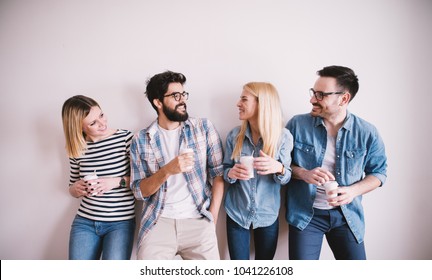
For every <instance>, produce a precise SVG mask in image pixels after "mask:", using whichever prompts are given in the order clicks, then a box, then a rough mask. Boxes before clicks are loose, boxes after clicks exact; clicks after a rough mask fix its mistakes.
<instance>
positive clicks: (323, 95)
mask: <svg viewBox="0 0 432 280" xmlns="http://www.w3.org/2000/svg"><path fill="white" fill-rule="evenodd" d="M317 93H318V94H319V95H320V98H318V96H317ZM344 93H345V92H344V91H334V92H322V91H315V90H314V89H313V88H310V89H309V95H310V97H312V96H314V97H315V99H316V100H318V101H322V100H323V99H324V97H325V96H328V95H332V94H344Z"/></svg>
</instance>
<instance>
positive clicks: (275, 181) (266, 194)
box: [223, 127, 293, 229]
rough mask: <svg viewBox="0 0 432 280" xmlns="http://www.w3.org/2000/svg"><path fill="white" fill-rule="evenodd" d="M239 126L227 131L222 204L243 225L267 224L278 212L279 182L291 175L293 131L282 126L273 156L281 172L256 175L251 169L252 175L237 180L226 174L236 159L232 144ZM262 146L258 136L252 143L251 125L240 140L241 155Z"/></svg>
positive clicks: (274, 219)
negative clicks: (241, 145) (223, 199)
mask: <svg viewBox="0 0 432 280" xmlns="http://www.w3.org/2000/svg"><path fill="white" fill-rule="evenodd" d="M239 131H240V127H236V128H234V129H233V130H231V131H230V133H228V136H227V139H226V148H225V155H224V161H223V166H224V179H225V181H226V182H228V183H229V185H228V188H227V192H226V196H225V202H224V207H225V211H226V213H227V214H228V216H229V217H230V218H231V219H232V220H233V221H235V222H236V223H237V224H239V225H240V226H241V227H243V228H245V229H249V228H250V226H251V224H252V226H253V228H258V227H266V226H270V225H272V224H273V223H274V222H275V221H276V219H277V217H278V215H279V207H280V200H281V197H280V189H281V185H284V184H286V183H288V181H289V180H290V178H291V167H290V166H291V150H292V148H293V140H292V135H291V133H290V132H289V131H288V130H287V129H285V128H284V129H283V132H282V135H281V141H280V146H279V149H278V151H277V153H276V157H275V159H276V160H278V161H279V162H281V163H282V164H283V165H284V167H285V174H284V175H276V174H269V175H258V174H257V173H256V170H255V171H254V172H255V174H254V178H251V179H249V180H237V179H232V178H229V177H228V172H229V171H230V169H231V168H232V167H233V166H234V164H235V161H234V160H233V159H231V155H232V152H233V149H234V146H235V142H236V138H237V135H238V133H239ZM262 148H263V142H262V140H261V139H260V140H259V142H258V145H256V146H255V145H254V144H253V141H252V135H251V132H250V128H248V130H247V131H246V134H245V139H244V141H243V147H242V151H241V154H242V155H251V154H252V152H253V154H254V156H258V155H259V151H260V150H261V149H262Z"/></svg>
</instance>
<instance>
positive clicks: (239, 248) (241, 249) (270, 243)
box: [226, 215, 279, 260]
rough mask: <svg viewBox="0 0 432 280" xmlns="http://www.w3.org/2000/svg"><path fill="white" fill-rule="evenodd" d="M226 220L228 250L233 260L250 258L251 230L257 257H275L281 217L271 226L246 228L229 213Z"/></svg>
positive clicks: (260, 258) (262, 258) (264, 258)
mask: <svg viewBox="0 0 432 280" xmlns="http://www.w3.org/2000/svg"><path fill="white" fill-rule="evenodd" d="M226 221H227V222H226V223H227V237H228V250H229V254H230V258H231V259H232V260H249V257H250V235H251V232H253V234H254V245H255V259H256V260H272V259H273V257H274V255H275V252H276V246H277V240H278V236H279V219H276V221H275V222H274V223H273V224H272V225H271V226H268V227H262V228H256V229H252V228H251V229H245V228H243V227H241V226H239V225H238V224H237V223H236V222H234V221H233V220H232V219H231V218H230V217H229V216H228V215H227V219H226Z"/></svg>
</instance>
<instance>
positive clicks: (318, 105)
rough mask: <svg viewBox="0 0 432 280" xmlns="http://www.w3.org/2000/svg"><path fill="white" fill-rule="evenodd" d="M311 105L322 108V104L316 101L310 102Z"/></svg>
mask: <svg viewBox="0 0 432 280" xmlns="http://www.w3.org/2000/svg"><path fill="white" fill-rule="evenodd" d="M312 106H316V107H320V108H322V106H321V105H320V104H318V103H312Z"/></svg>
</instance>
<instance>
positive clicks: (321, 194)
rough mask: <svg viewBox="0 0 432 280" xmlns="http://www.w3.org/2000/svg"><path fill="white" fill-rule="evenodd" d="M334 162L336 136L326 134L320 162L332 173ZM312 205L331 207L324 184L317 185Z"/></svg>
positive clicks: (319, 207) (322, 207) (320, 207)
mask: <svg viewBox="0 0 432 280" xmlns="http://www.w3.org/2000/svg"><path fill="white" fill-rule="evenodd" d="M335 164H336V137H332V136H330V135H328V134H327V146H326V151H325V155H324V159H323V163H322V166H321V167H322V168H324V169H327V170H328V171H330V172H331V173H332V174H334V169H335ZM313 207H315V208H318V209H332V208H334V207H333V206H330V205H329V204H328V201H327V195H326V193H325V188H324V186H322V185H321V186H317V193H316V196H315V201H314V204H313Z"/></svg>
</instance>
